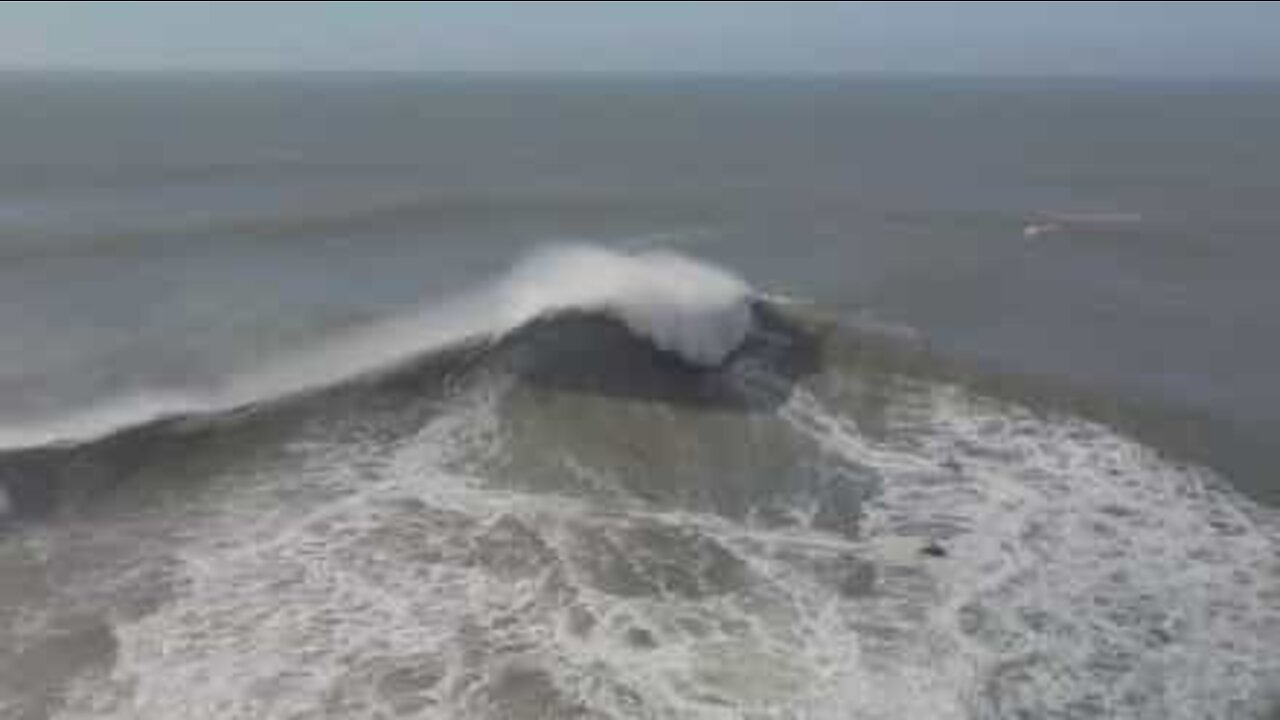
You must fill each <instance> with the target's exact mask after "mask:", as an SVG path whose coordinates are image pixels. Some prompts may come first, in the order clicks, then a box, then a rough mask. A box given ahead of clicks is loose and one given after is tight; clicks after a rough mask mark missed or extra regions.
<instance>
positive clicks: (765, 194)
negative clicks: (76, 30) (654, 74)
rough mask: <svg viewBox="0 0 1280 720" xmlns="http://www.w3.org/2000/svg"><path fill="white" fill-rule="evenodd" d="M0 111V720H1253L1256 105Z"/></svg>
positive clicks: (1261, 303)
mask: <svg viewBox="0 0 1280 720" xmlns="http://www.w3.org/2000/svg"><path fill="white" fill-rule="evenodd" d="M0 103H2V104H3V107H4V109H5V112H4V116H5V118H6V121H5V123H4V125H3V126H2V127H0V257H2V258H3V263H2V264H0V301H2V302H0V337H2V338H3V345H2V346H0V717H3V718H6V719H7V718H10V717H12V718H22V719H24V720H26V719H34V718H46V717H56V718H166V719H168V718H325V717H331V718H349V717H388V718H389V717H414V718H417V717H423V718H437V717H440V718H454V717H459V718H471V717H475V718H544V717H545V718H577V717H581V718H666V717H672V718H674V717H681V718H683V717H693V718H742V717H751V718H828V717H829V718H903V717H909V718H1002V717H1011V718H1013V717H1037V718H1038V717H1046V718H1049V717H1052V718H1188V719H1190V718H1197V719H1199V718H1270V717H1272V715H1273V714H1274V713H1275V712H1276V709H1277V707H1280V652H1277V651H1276V648H1277V647H1280V512H1278V511H1277V509H1276V506H1275V499H1276V498H1277V496H1278V495H1280V488H1278V487H1277V485H1276V482H1275V477H1276V473H1277V471H1280V464H1278V463H1277V462H1276V461H1275V460H1274V459H1273V458H1271V456H1270V453H1269V448H1268V440H1269V438H1271V437H1274V432H1275V431H1276V430H1277V429H1280V421H1278V419H1280V410H1277V407H1278V406H1280V396H1278V395H1277V393H1280V382H1278V381H1277V378H1276V376H1275V372H1274V368H1275V367H1277V366H1278V365H1280V348H1277V346H1276V344H1275V343H1276V342H1277V340H1276V339H1277V338H1278V337H1280V326H1278V325H1277V323H1278V322H1280V321H1278V320H1277V318H1276V317H1274V316H1273V313H1272V310H1273V308H1274V306H1275V300H1276V294H1275V291H1274V289H1273V287H1272V284H1273V283H1272V281H1271V278H1270V275H1271V272H1272V271H1271V268H1273V267H1275V264H1274V260H1276V259H1278V258H1277V257H1276V255H1275V253H1276V250H1275V245H1274V242H1272V241H1273V239H1274V237H1275V233H1276V231H1277V230H1280V215H1278V214H1277V213H1276V210H1275V208H1274V207H1273V206H1274V202H1273V200H1272V198H1273V197H1274V194H1275V192H1276V191H1277V190H1280V170H1277V168H1280V134H1277V132H1276V131H1275V127H1277V125H1276V124H1275V121H1277V120H1280V92H1277V89H1276V88H1275V87H1272V86H1266V85H1234V86H1225V87H1224V86H1201V85H1192V84H1178V83H1166V84H1157V85H1142V84H1136V83H1135V84H1118V85H1107V84H1091V83H1075V82H1065V81H1059V82H1056V83H1047V84H1037V83H1012V82H1004V81H1000V82H997V81H990V82H977V81H972V82H970V81H965V82H961V81H954V82H941V81H925V80H902V81H887V80H886V81H874V80H859V81H847V80H840V81H837V80H829V81H828V80H822V81H816V80H815V81H800V80H729V79H719V80H711V79H697V80H695V79H684V80H670V79H667V80H659V79H641V78H613V79H604V78H599V79H591V80H585V79H577V80H573V79H553V78H522V79H504V80H498V79H485V78H468V77H430V78H423V77H412V76H337V77H335V76H323V75H317V76H227V77H219V76H192V77H182V76H164V75H159V76H143V77H132V76H106V75H101V76H99V75H90V76H73V75H61V76H57V75H55V76H45V75H14V76H7V77H4V78H0Z"/></svg>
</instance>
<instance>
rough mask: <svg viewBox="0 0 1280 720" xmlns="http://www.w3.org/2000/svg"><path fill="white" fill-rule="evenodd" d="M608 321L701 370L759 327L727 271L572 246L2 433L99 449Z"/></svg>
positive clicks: (9, 446) (747, 295)
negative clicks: (579, 316)
mask: <svg viewBox="0 0 1280 720" xmlns="http://www.w3.org/2000/svg"><path fill="white" fill-rule="evenodd" d="M568 311H587V312H600V313H603V314H604V315H606V316H608V317H611V318H613V319H615V320H617V321H619V322H621V323H623V324H624V325H626V327H627V328H629V329H630V331H631V332H632V333H634V334H635V335H637V336H639V337H642V338H644V339H645V340H647V341H648V342H650V343H651V344H652V345H653V346H655V347H656V348H658V349H659V350H662V351H665V352H668V353H672V354H674V355H676V356H678V357H680V358H681V359H683V360H684V361H685V362H688V363H690V364H693V365H698V366H715V365H718V364H720V363H721V362H723V361H724V360H725V358H726V357H728V355H729V354H730V353H732V352H733V351H734V350H735V349H736V348H737V347H738V346H739V345H741V343H742V342H743V340H744V339H745V338H746V336H747V334H748V332H749V331H750V329H751V323H752V315H751V290H750V288H749V286H748V285H747V284H746V283H745V282H743V281H742V280H741V279H739V278H738V277H736V276H735V275H733V274H732V273H730V272H729V271H727V270H724V269H721V268H719V267H715V266H713V265H710V264H707V263H704V262H700V261H697V260H693V259H690V258H688V257H685V256H682V255H678V254H675V253H672V252H666V251H655V252H645V253H640V254H631V255H629V254H622V253H618V252H613V251H610V250H606V249H603V248H598V247H591V246H581V245H563V246H555V247H551V248H546V249H543V250H539V251H537V252H535V253H533V254H532V255H530V256H528V257H526V258H525V259H524V260H522V261H521V262H519V263H517V264H516V266H515V267H514V268H513V269H512V270H511V271H510V272H508V273H507V274H506V275H504V276H502V277H500V278H498V279H497V280H495V281H493V282H491V283H488V284H486V285H484V286H482V287H480V288H478V289H476V290H473V291H471V292H469V293H466V294H464V295H462V296H460V297H457V298H454V299H452V300H450V301H447V302H445V303H443V304H436V305H432V306H428V307H423V308H420V309H418V310H416V311H413V312H409V313H406V314H403V315H401V316H398V317H396V318H393V319H391V320H388V321H386V322H383V323H380V324H378V325H376V326H373V327H370V328H368V329H366V330H363V331H360V332H356V333H353V334H350V335H347V336H344V337H342V338H339V339H337V340H334V341H331V342H328V343H322V344H320V345H319V346H316V347H312V348H310V349H308V350H306V351H305V352H302V353H299V354H296V355H293V356H290V357H287V358H285V359H284V360H282V361H279V362H275V363H272V364H270V365H268V366H266V367H264V368H262V369H260V370H258V371H256V372H252V373H249V374H247V375H243V376H240V377H236V378H234V379H232V380H231V381H229V382H227V383H225V384H223V385H222V386H219V387H216V388H213V389H208V390H205V391H200V392H182V391H162V392H155V393H149V394H139V395H133V396H128V397H122V398H116V399H113V400H109V401H106V402H103V403H101V404H99V405H97V406H95V407H91V408H88V409H86V410H84V411H83V412H80V413H77V414H74V415H71V416H67V417H63V418H58V419H54V420H50V421H45V422H38V423H34V424H30V425H27V426H21V427H7V428H0V450H15V449H22V448H30V447H38V446H44V445H53V444H75V443H80V442H86V441H91V440H94V439H97V438H101V437H104V436H106V435H110V434H112V433H114V432H117V431H120V430H123V429H126V428H130V427H136V426H138V425H144V424H147V423H151V422H154V421H157V420H161V419H164V418H170V417H176V416H185V415H195V414H207V413H217V412H222V411H227V410H232V409H235V408H240V407H245V406H250V405H255V404H259V403H264V402H270V401H273V400H276V399H279V398H284V397H288V396H291V395H296V394H299V393H304V392H309V391H314V390H318V389H322V388H325V387H330V386H333V385H336V384H340V383H342V382H344V381H347V380H350V379H354V378H358V377H360V376H363V375H366V374H369V373H373V372H378V371H381V370H385V369H388V368H392V367H395V366H398V365H401V364H403V363H406V362H409V361H411V360H413V359H414V358H417V357H420V356H423V355H426V354H430V353H432V352H436V351H440V350H444V349H446V348H449V347H453V346H457V345H460V344H463V343H467V342H475V341H490V340H496V339H498V338H500V337H502V336H504V335H505V334H507V333H510V332H511V331H513V330H515V329H517V328H520V327H522V326H524V325H526V324H528V323H530V322H532V321H534V320H537V319H540V318H544V317H548V316H551V315H556V314H559V313H563V312H568Z"/></svg>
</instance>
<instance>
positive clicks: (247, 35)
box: [0, 2, 1280, 76]
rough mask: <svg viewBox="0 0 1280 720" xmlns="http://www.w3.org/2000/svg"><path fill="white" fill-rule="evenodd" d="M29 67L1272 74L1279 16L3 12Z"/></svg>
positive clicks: (1240, 10)
mask: <svg viewBox="0 0 1280 720" xmlns="http://www.w3.org/2000/svg"><path fill="white" fill-rule="evenodd" d="M31 67H70V68H93V69H159V68H181V69H208V70H231V69H287V70H296V69H317V70H319V69H338V70H344V69H345V70H370V69H395V70H477V71H489V70H526V71H548V70H550V71H556V70H595V71H617V70H623V71H700V72H761V71H763V72H778V73H794V72H876V71H893V72H931V73H934V72H940V73H967V74H981V73H999V74H1091V75H1092V74H1102V75H1273V76H1274V75H1280V3H1274V4H1273V3H1266V2H1013V3H1005V2H915V3H912V2H835V3H778V2H740V3H730V2H723V3H722V2H688V3H660V2H620V3H604V2H597V3H587V2H502V3H460V2H423V3H415V4H409V3H404V4H400V3H382V2H317V3H301V2H173V3H150V2H79V3H71V2H66V3H63V2H56V3H35V2H5V3H0V68H31Z"/></svg>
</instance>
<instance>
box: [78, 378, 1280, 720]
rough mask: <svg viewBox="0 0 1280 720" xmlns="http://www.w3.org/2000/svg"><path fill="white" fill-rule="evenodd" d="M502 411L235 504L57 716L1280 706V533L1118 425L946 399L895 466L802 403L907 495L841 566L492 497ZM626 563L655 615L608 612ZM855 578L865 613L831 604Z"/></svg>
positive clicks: (121, 630) (762, 542)
mask: <svg viewBox="0 0 1280 720" xmlns="http://www.w3.org/2000/svg"><path fill="white" fill-rule="evenodd" d="M507 389H509V388H508V386H505V385H502V384H498V385H487V384H482V385H481V386H478V387H476V388H473V389H472V390H470V391H468V392H467V393H464V394H463V395H462V396H460V397H458V398H456V399H455V400H454V401H453V404H452V405H451V406H450V407H449V408H448V409H446V410H445V411H444V412H443V413H442V414H441V415H439V416H437V417H436V418H435V419H433V420H432V421H431V422H429V423H428V424H427V425H426V426H424V427H422V428H421V429H420V431H419V432H418V433H417V435H416V436H414V437H411V438H406V439H404V440H401V441H397V444H396V446H395V447H394V448H385V447H373V448H368V449H366V448H362V447H360V446H359V445H351V446H336V447H335V446H326V447H325V449H324V450H323V451H318V452H316V453H315V454H314V455H308V456H307V458H306V461H305V462H306V465H307V467H305V468H302V469H300V470H299V471H298V472H297V473H296V474H297V475H299V476H300V477H312V472H313V471H314V472H315V473H317V474H318V475H320V476H324V477H325V478H326V479H325V481H324V482H325V483H326V485H335V484H336V485H342V484H343V483H345V484H346V485H345V492H344V493H343V494H342V495H341V496H340V497H339V499H337V500H333V499H330V500H327V501H325V502H323V503H320V504H318V506H317V507H315V508H314V509H310V510H307V511H304V512H292V513H291V512H290V511H289V510H275V509H270V508H264V507H263V503H262V498H261V496H260V495H259V494H257V493H255V492H253V490H252V488H251V487H243V486H238V487H237V491H236V492H233V493H232V494H230V495H228V496H224V497H221V498H220V501H219V508H220V513H215V514H213V516H212V518H211V519H210V518H205V519H204V520H203V521H202V523H203V524H202V525H201V527H200V531H199V532H194V533H192V537H194V538H196V539H197V541H196V542H194V543H192V544H190V545H188V546H186V547H184V548H182V550H181V553H180V560H181V567H182V568H183V579H184V580H183V582H182V583H181V591H180V593H179V594H178V597H176V598H175V599H174V600H173V601H171V602H169V603H166V604H165V605H164V606H162V607H161V608H159V609H158V611H157V612H155V613H152V614H150V615H147V616H146V617H143V618H140V619H138V620H137V621H135V622H123V623H120V624H118V625H117V626H116V628H115V633H116V637H117V638H118V642H119V652H118V659H117V663H116V665H115V667H114V668H112V669H111V671H110V673H109V674H106V675H102V676H96V677H87V678H85V679H84V680H83V681H82V682H81V683H79V684H78V686H77V688H75V689H74V691H73V692H72V694H71V697H70V699H69V701H68V703H67V704H66V706H65V708H64V710H63V714H62V717H64V718H68V719H70V718H82V717H106V718H109V717H120V718H125V717H128V718H152V717H154V718H161V717H174V716H182V717H189V718H215V717H260V716H277V715H300V716H301V715H306V716H310V715H322V714H325V713H329V714H334V713H339V714H345V715H348V716H366V715H376V714H379V713H385V714H396V713H400V714H412V713H411V712H410V710H412V709H413V708H418V710H416V711H414V712H417V713H418V714H420V715H422V716H427V717H436V716H438V717H509V716H513V712H512V711H511V706H510V705H505V706H503V705H500V703H502V702H506V703H531V704H530V705H529V706H528V707H521V710H527V711H528V714H531V715H537V714H538V713H542V715H543V716H549V717H555V716H563V715H570V714H581V715H593V714H598V715H601V716H611V717H620V718H625V717H689V718H707V719H712V718H714V719H717V720H718V719H719V718H731V717H744V716H752V717H769V718H799V717H804V718H833V719H834V718H847V717H859V718H873V719H874V718H884V719H886V720H887V719H889V718H898V717H928V718H940V719H946V718H956V719H959V718H968V717H996V716H1019V717H1021V716H1028V717H1042V716H1052V715H1058V714H1069V715H1072V716H1080V717H1109V718H1110V717H1115V718H1146V717H1169V718H1202V717H1251V716H1252V713H1253V711H1254V710H1257V709H1258V708H1259V707H1261V704H1262V703H1265V702H1266V700H1267V697H1266V695H1265V693H1266V692H1268V691H1269V690H1274V689H1275V688H1274V687H1272V688H1268V687H1267V686H1266V683H1267V682H1269V681H1270V679H1273V678H1275V677H1277V672H1280V664H1278V660H1277V658H1276V657H1275V655H1274V652H1272V648H1274V646H1275V644H1276V642H1280V609H1278V608H1277V607H1276V605H1275V604H1274V602H1273V601H1269V600H1268V598H1272V599H1274V598H1275V597H1276V596H1277V594H1280V585H1278V583H1280V578H1277V576H1275V575H1274V570H1273V568H1274V557H1275V550H1276V547H1277V542H1280V537H1277V535H1278V532H1277V527H1276V525H1275V519H1274V516H1273V515H1260V516H1258V517H1254V516H1252V515H1251V513H1250V506H1249V505H1248V504H1247V502H1246V501H1244V500H1242V499H1240V498H1238V497H1236V496H1233V495H1230V494H1228V493H1226V492H1219V491H1218V490H1216V489H1215V487H1214V483H1213V482H1212V478H1211V477H1210V476H1209V475H1207V474H1206V473H1204V472H1202V471H1199V470H1195V469H1187V468H1182V467H1179V466H1177V465H1174V464H1171V463H1169V462H1167V461H1165V460H1162V459H1161V458H1159V457H1158V456H1157V455H1156V454H1155V453H1153V452H1151V451H1150V450H1147V449H1145V448H1143V447H1141V446H1139V445H1137V444H1135V443H1133V442H1131V441H1129V440H1127V439H1125V438H1123V437H1120V436H1118V435H1116V434H1114V433H1112V432H1110V431H1109V430H1107V429H1106V428H1103V427H1100V426H1097V425H1092V424H1089V423H1085V422H1082V421H1079V420H1075V419H1071V418H1046V417H1043V416H1040V415H1036V414H1035V413H1032V412H1030V411H1028V410H1025V409H1021V408H1018V407H1016V406H1008V405H1002V404H999V403H995V402H991V401H987V400H983V399H981V398H976V397H972V396H969V395H967V394H965V393H963V392H961V391H959V390H956V389H954V388H948V387H940V386H934V385H927V384H922V385H921V386H920V387H919V388H917V389H916V390H914V391H912V392H907V393H905V394H903V395H900V396H896V399H895V401H894V402H893V403H892V404H891V406H890V407H889V408H887V410H886V413H887V417H886V420H887V424H888V425H889V427H890V428H891V434H890V437H889V439H888V440H885V439H877V438H876V437H871V436H869V435H867V434H864V433H862V432H861V431H860V429H859V427H858V425H857V423H856V422H855V421H854V420H853V419H851V418H850V417H849V416H847V415H846V414H844V413H842V412H841V411H840V410H839V408H838V406H837V405H834V404H832V403H833V400H832V399H831V398H829V397H825V396H822V395H820V394H819V393H816V392H811V391H810V390H809V389H805V388H801V389H798V390H797V392H795V393H793V394H792V396H791V398H790V400H789V401H788V402H787V403H786V404H785V405H784V406H783V407H782V408H781V409H780V412H779V416H778V418H777V421H778V422H780V423H783V424H785V425H786V426H788V427H790V428H793V429H794V431H795V432H797V433H799V434H801V435H803V436H804V437H807V438H810V439H811V440H813V441H814V443H815V444H816V445H817V446H818V450H817V452H820V453H830V454H832V455H834V456H837V457H839V458H843V459H845V460H847V461H849V462H854V463H857V464H859V465H860V466H863V467H866V468H868V469H871V470H874V471H875V472H876V473H878V474H879V475H881V476H882V477H883V479H884V487H883V491H882V493H881V494H880V495H878V496H877V497H875V498H873V499H872V500H871V501H870V502H869V504H868V505H867V507H866V517H865V521H864V527H863V528H862V531H861V536H860V537H859V538H844V537H840V536H833V535H830V534H827V533H823V532H820V531H817V530H815V529H813V528H808V527H803V526H802V527H795V528H790V529H787V528H783V529H771V528H768V527H760V526H756V525H754V524H753V523H750V522H741V521H738V520H734V519H731V518H726V517H720V516H715V515H710V514H703V513H696V512H682V511H679V510H675V511H663V510H658V509H649V510H645V509H642V508H637V509H634V510H628V511H626V512H599V509H598V508H595V507H593V506H592V505H591V503H589V502H584V501H581V500H575V499H573V498H571V497H565V496H559V495H555V494H543V493H537V492H533V493H530V492H512V491H510V490H509V489H508V488H506V487H504V486H502V485H501V483H498V484H496V485H495V484H492V483H488V482H486V481H485V479H484V477H483V473H484V471H485V470H484V468H485V463H486V461H485V458H486V457H487V455H488V454H490V453H495V452H496V453H499V454H501V448H502V447H503V445H504V443H505V442H506V438H505V435H504V433H505V432H506V431H505V430H504V417H503V414H502V406H501V403H502V397H503V394H504V393H505V392H506V391H507ZM877 437H878V436H877ZM366 450H367V451H368V452H371V453H372V455H371V456H370V457H365V456H364V454H365V452H366ZM548 451H549V452H554V451H555V450H554V449H552V448H548ZM388 454H389V457H388ZM374 457H376V458H379V462H378V463H376V464H375V463H371V462H369V460H372V459H373V458H374ZM371 465H376V466H377V467H380V468H382V473H381V474H380V475H379V476H378V477H377V478H374V479H371V478H369V477H367V476H364V475H362V474H361V473H360V472H356V471H355V470H353V468H355V467H359V466H365V467H368V466H371ZM344 473H349V475H350V476H349V477H346V478H345V480H344V479H343V477H342V476H343V474H344ZM297 479H299V478H295V480H297ZM1259 510H1260V509H1259ZM1260 512H1261V511H1260ZM637 528H638V529H641V530H643V531H659V532H663V531H665V532H667V534H664V535H661V537H663V538H667V539H668V540H671V541H673V542H676V541H683V540H687V539H690V538H694V539H697V541H698V542H702V543H707V544H711V545H714V546H715V547H719V548H722V549H723V550H724V551H726V552H730V553H732V554H733V555H734V556H736V557H737V558H739V559H741V561H742V563H743V565H742V575H743V579H742V581H741V582H735V583H733V584H732V586H731V587H729V588H728V589H726V590H725V591H724V592H719V593H710V594H706V595H699V594H690V593H687V592H681V591H680V589H679V585H670V586H664V585H663V583H662V578H663V577H672V576H671V575H670V573H672V572H676V573H679V572H681V571H680V570H679V569H674V570H673V567H674V565H672V564H668V563H669V562H680V563H686V564H687V565H688V566H689V567H690V568H693V569H691V570H690V572H699V570H698V569H697V567H698V565H699V562H698V558H697V557H696V556H697V554H698V553H692V554H691V555H689V556H688V557H685V556H683V555H680V556H679V558H678V559H677V557H676V556H667V555H664V554H663V553H664V552H667V551H672V552H677V551H678V550H679V547H682V546H680V545H679V542H676V546H674V547H673V548H667V549H666V550H664V546H663V545H662V544H661V543H659V544H657V545H652V546H646V545H645V544H644V543H641V544H639V545H634V546H628V545H627V544H625V542H620V541H619V538H626V537H627V536H628V533H633V532H634V531H635V530H636V529H637ZM584 529H585V530H587V531H588V532H587V534H586V535H585V536H583V535H581V533H582V532H583V531H584ZM928 539H935V540H938V541H940V542H941V543H942V544H943V545H944V546H945V547H946V548H947V549H948V551H949V554H948V556H947V557H945V558H936V559H935V558H927V557H924V556H922V555H921V554H920V553H919V548H920V547H921V546H922V544H923V542H924V541H925V540H928ZM584 543H587V545H585V546H584ZM610 543H617V544H613V545H610ZM598 545H605V547H598ZM628 547H630V548H631V549H632V550H634V551H636V552H634V553H633V554H631V555H627V556H625V557H622V556H619V555H616V554H614V553H618V552H619V551H621V550H622V549H624V548H628ZM688 547H691V548H697V547H702V546H701V545H696V544H695V545H689V546H688ZM584 552H586V553H587V556H586V557H585V558H584V556H583V553H584ZM613 564H616V566H617V567H618V568H620V569H625V571H626V572H628V573H634V574H635V577H637V578H639V580H638V582H640V583H641V585H642V586H643V585H652V586H653V587H654V588H656V589H655V590H654V591H653V592H636V593H634V594H629V593H626V592H623V593H618V592H610V591H608V588H601V587H599V586H597V585H594V584H593V582H592V580H591V572H592V568H593V567H594V568H599V567H600V566H601V565H613ZM860 564H861V565H863V566H866V567H868V568H871V569H872V572H871V574H870V575H869V580H868V583H867V588H866V590H864V591H856V592H849V591H847V590H845V589H842V587H841V585H842V584H843V583H844V581H842V580H839V579H837V580H835V581H834V582H833V580H832V573H834V574H835V575H836V576H837V578H839V577H848V576H847V575H844V574H843V573H847V572H848V571H849V570H850V569H853V568H857V567H859V566H860ZM637 631H638V632H639V634H638V635H637ZM636 637H640V638H642V639H644V640H643V642H639V643H637V642H636V641H635V638H636ZM646 638H647V639H646ZM174 688H181V689H182V691H181V692H175V691H174ZM494 703H499V705H494ZM514 714H517V715H518V714H519V713H514Z"/></svg>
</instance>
